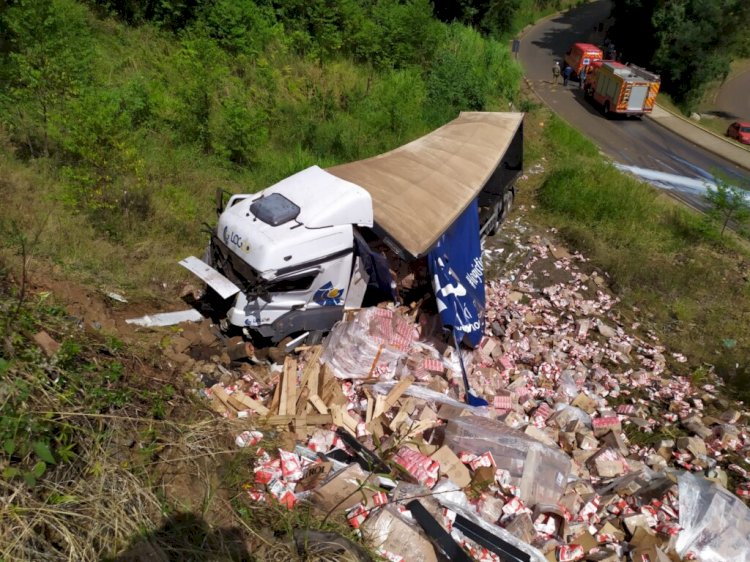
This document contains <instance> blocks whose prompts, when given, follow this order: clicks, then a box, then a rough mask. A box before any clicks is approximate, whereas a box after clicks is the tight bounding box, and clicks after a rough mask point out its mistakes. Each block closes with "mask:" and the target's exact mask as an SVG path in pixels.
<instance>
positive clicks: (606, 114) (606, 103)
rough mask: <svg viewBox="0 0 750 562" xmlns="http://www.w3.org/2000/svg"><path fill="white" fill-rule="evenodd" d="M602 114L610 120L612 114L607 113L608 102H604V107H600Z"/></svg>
mask: <svg viewBox="0 0 750 562" xmlns="http://www.w3.org/2000/svg"><path fill="white" fill-rule="evenodd" d="M602 114H603V115H604V117H605V118H607V119H612V113H611V112H610V111H609V102H608V101H605V102H604V105H603V106H602Z"/></svg>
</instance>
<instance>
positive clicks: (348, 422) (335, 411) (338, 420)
mask: <svg viewBox="0 0 750 562" xmlns="http://www.w3.org/2000/svg"><path fill="white" fill-rule="evenodd" d="M330 410H331V415H332V416H333V423H335V424H336V425H337V426H339V427H343V428H344V429H345V430H346V431H348V432H349V433H351V434H352V435H353V436H354V437H356V436H357V421H356V420H355V419H354V418H353V417H351V416H350V415H349V413H348V412H347V411H346V410H345V409H344V408H342V407H341V406H339V405H338V404H331V407H330Z"/></svg>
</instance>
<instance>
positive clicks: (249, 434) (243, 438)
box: [234, 431, 263, 448]
mask: <svg viewBox="0 0 750 562" xmlns="http://www.w3.org/2000/svg"><path fill="white" fill-rule="evenodd" d="M261 439H263V434H262V433H261V432H260V431H243V432H242V433H240V434H239V435H238V436H237V437H235V438H234V442H235V444H236V445H237V446H238V447H240V448H243V447H253V446H255V445H257V444H258V443H260V441H261Z"/></svg>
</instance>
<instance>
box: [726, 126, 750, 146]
mask: <svg viewBox="0 0 750 562" xmlns="http://www.w3.org/2000/svg"><path fill="white" fill-rule="evenodd" d="M727 136H728V137H731V138H733V139H737V140H738V141H739V142H741V143H742V144H750V122H747V121H735V122H734V123H732V124H731V125H729V128H728V129H727Z"/></svg>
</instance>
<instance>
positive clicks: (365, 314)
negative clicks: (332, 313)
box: [321, 308, 418, 380]
mask: <svg viewBox="0 0 750 562" xmlns="http://www.w3.org/2000/svg"><path fill="white" fill-rule="evenodd" d="M417 336H418V334H417V328H416V326H415V325H414V324H413V323H411V322H409V321H408V320H406V319H405V318H404V317H403V316H401V315H399V314H398V313H396V312H394V311H393V310H390V309H386V308H366V309H363V310H361V311H360V312H358V313H357V315H356V316H355V317H354V319H353V320H351V321H348V322H347V321H343V322H339V323H338V324H336V325H335V326H334V327H333V330H331V333H330V335H329V336H328V339H327V340H326V343H325V351H324V352H323V355H322V357H321V361H322V362H323V363H327V364H328V366H329V367H331V369H332V370H333V374H334V375H336V377H337V378H340V379H366V378H378V379H380V380H391V379H392V378H394V377H395V376H396V373H397V372H398V370H399V369H398V368H399V363H400V362H401V361H402V360H403V359H404V358H405V357H406V355H407V352H408V351H409V348H410V347H411V345H412V343H413V342H414V341H415V340H416V338H417Z"/></svg>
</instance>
